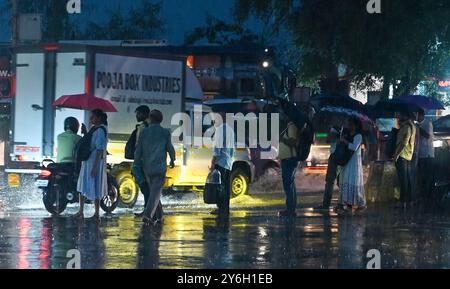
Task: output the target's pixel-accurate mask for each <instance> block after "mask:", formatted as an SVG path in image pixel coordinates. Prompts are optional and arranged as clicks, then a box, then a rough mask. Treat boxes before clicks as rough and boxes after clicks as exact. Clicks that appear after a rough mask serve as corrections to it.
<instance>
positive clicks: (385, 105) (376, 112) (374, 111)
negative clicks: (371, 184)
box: [365, 98, 420, 118]
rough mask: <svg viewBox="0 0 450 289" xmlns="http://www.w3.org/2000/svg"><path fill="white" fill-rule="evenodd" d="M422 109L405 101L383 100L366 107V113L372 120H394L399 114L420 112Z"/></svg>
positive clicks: (396, 99)
mask: <svg viewBox="0 0 450 289" xmlns="http://www.w3.org/2000/svg"><path fill="white" fill-rule="evenodd" d="M419 110H420V107H419V106H417V105H416V104H414V103H411V102H408V101H406V100H404V99H400V98H393V99H383V100H380V101H379V102H377V104H375V105H372V106H370V105H367V106H365V111H366V113H367V115H368V116H370V117H371V118H394V117H395V114H396V113H397V112H405V111H406V112H418V111H419Z"/></svg>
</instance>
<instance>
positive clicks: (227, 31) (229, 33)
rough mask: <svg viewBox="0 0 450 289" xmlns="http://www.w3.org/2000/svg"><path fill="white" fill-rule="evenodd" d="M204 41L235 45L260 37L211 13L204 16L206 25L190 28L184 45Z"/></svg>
mask: <svg viewBox="0 0 450 289" xmlns="http://www.w3.org/2000/svg"><path fill="white" fill-rule="evenodd" d="M201 41H206V42H207V43H209V44H220V45H235V44H243V43H256V42H260V41H261V39H260V37H259V36H258V35H256V34H254V33H252V32H251V31H250V30H248V29H245V28H244V27H243V26H242V25H239V24H237V23H227V22H225V21H223V20H220V19H218V18H215V17H213V16H211V15H207V16H206V25H204V26H200V27H197V28H195V29H194V30H192V31H191V32H190V33H188V34H187V35H186V37H185V41H184V42H185V44H186V45H193V44H197V43H199V42H201Z"/></svg>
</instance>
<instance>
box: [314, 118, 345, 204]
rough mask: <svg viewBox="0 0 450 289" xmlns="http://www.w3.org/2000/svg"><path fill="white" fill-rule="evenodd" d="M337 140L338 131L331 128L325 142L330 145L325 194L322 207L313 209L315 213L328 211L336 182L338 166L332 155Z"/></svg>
mask: <svg viewBox="0 0 450 289" xmlns="http://www.w3.org/2000/svg"><path fill="white" fill-rule="evenodd" d="M338 140H339V131H338V129H337V128H335V127H332V128H331V130H330V133H329V134H328V139H327V142H329V143H330V157H329V158H328V166H327V174H326V177H325V192H324V194H323V202H322V205H320V206H318V207H315V208H314V210H316V211H329V210H330V206H331V199H332V198H333V191H334V184H335V182H336V178H337V173H338V165H337V164H336V162H335V161H334V157H333V153H334V151H335V150H336V144H337V141H338Z"/></svg>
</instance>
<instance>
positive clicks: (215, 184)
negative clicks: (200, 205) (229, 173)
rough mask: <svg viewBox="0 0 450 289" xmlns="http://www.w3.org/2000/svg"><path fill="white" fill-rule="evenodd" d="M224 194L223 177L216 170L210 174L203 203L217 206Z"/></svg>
mask: <svg viewBox="0 0 450 289" xmlns="http://www.w3.org/2000/svg"><path fill="white" fill-rule="evenodd" d="M221 194H222V175H221V174H220V171H219V170H217V169H215V170H213V171H212V172H210V173H209V174H208V177H207V178H206V184H205V190H204V192H203V201H204V202H205V204H217V203H218V202H219V200H220V195H221Z"/></svg>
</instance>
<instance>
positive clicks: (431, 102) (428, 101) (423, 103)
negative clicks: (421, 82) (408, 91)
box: [400, 95, 445, 110]
mask: <svg viewBox="0 0 450 289" xmlns="http://www.w3.org/2000/svg"><path fill="white" fill-rule="evenodd" d="M400 99H401V100H404V101H406V102H408V103H413V104H415V105H417V106H419V107H420V108H422V109H435V110H438V109H445V107H444V105H443V104H442V102H440V101H439V100H437V99H435V98H432V97H428V96H424V95H404V96H400Z"/></svg>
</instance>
